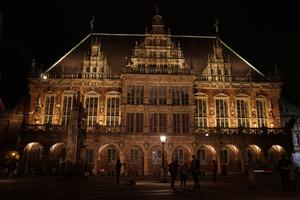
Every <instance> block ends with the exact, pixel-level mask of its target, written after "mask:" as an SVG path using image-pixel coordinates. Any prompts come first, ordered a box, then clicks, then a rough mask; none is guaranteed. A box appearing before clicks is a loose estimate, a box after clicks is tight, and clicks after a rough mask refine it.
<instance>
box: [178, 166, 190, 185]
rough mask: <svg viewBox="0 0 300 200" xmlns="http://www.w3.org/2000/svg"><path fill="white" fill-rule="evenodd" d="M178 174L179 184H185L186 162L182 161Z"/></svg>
mask: <svg viewBox="0 0 300 200" xmlns="http://www.w3.org/2000/svg"><path fill="white" fill-rule="evenodd" d="M179 174H180V185H181V186H185V185H186V179H187V177H188V165H187V163H186V162H184V163H183V164H182V165H181V166H180V168H179Z"/></svg>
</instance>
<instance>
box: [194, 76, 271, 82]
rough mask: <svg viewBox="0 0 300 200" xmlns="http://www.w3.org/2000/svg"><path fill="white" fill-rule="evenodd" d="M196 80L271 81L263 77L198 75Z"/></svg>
mask: <svg viewBox="0 0 300 200" xmlns="http://www.w3.org/2000/svg"><path fill="white" fill-rule="evenodd" d="M196 81H213V82H215V81H220V82H271V81H270V80H268V79H266V78H263V77H252V76H198V77H197V79H196Z"/></svg>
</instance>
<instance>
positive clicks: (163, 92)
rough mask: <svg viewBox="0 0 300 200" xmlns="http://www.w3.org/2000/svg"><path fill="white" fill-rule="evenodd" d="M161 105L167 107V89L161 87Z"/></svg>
mask: <svg viewBox="0 0 300 200" xmlns="http://www.w3.org/2000/svg"><path fill="white" fill-rule="evenodd" d="M159 105H167V87H166V86H160V87H159Z"/></svg>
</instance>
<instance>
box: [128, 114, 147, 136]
mask: <svg viewBox="0 0 300 200" xmlns="http://www.w3.org/2000/svg"><path fill="white" fill-rule="evenodd" d="M143 128H144V113H127V115H126V129H127V132H128V133H142V132H143Z"/></svg>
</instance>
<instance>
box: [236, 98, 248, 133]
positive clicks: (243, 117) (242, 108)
mask: <svg viewBox="0 0 300 200" xmlns="http://www.w3.org/2000/svg"><path fill="white" fill-rule="evenodd" d="M248 105H249V104H248V99H247V98H241V97H238V98H237V99H236V112H237V119H238V126H242V127H249V126H250V122H249V121H250V120H249V106H248Z"/></svg>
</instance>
